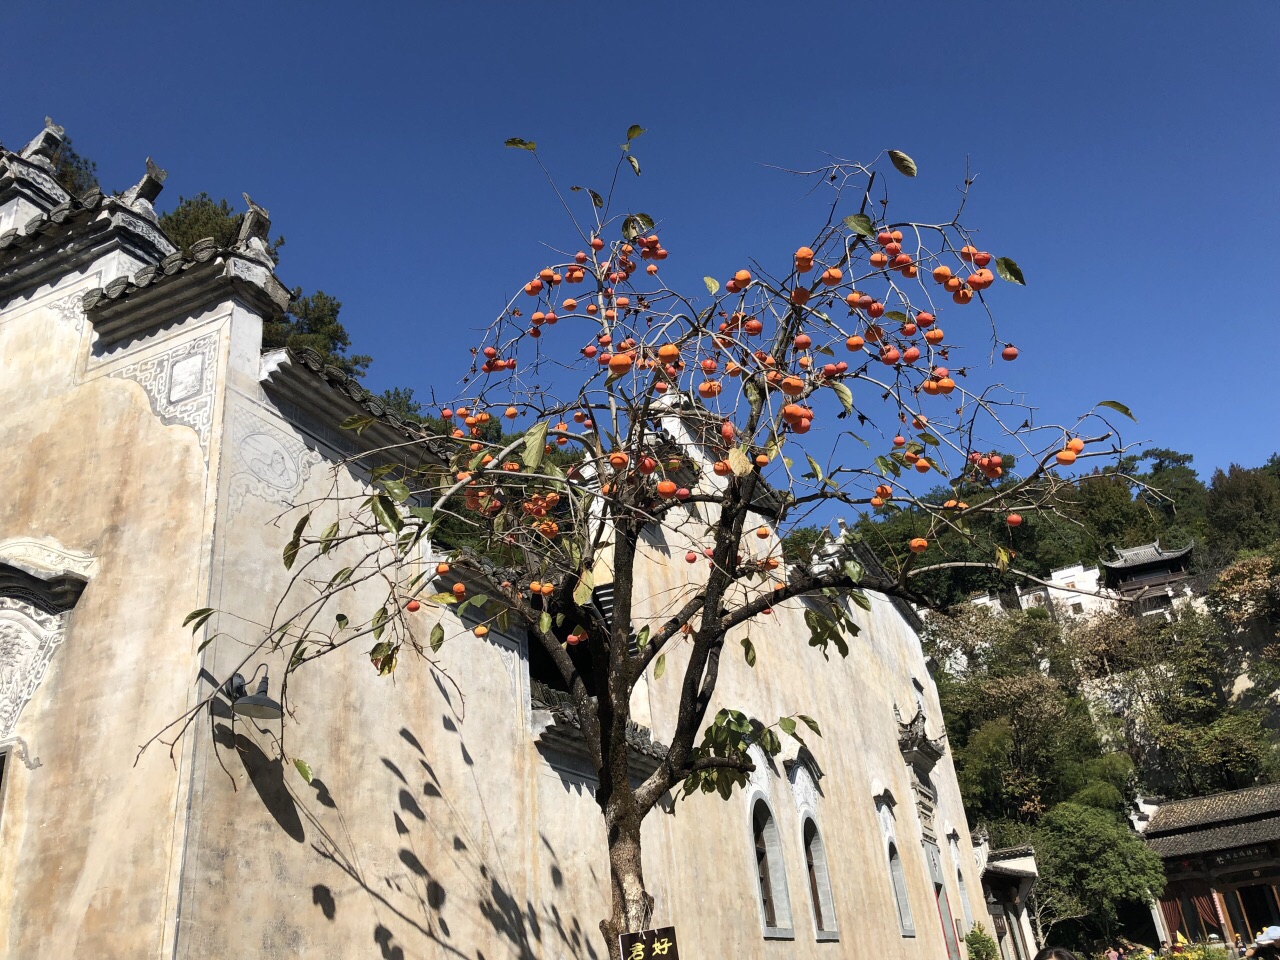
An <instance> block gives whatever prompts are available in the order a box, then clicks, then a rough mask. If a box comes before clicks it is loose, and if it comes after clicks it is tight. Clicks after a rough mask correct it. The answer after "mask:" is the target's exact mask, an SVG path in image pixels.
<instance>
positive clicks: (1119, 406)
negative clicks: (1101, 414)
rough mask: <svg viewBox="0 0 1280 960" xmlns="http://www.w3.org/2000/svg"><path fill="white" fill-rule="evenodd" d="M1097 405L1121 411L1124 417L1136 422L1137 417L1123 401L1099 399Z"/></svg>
mask: <svg viewBox="0 0 1280 960" xmlns="http://www.w3.org/2000/svg"><path fill="white" fill-rule="evenodd" d="M1098 406H1100V407H1107V408H1109V409H1111V410H1114V411H1116V413H1123V414H1124V415H1125V416H1126V417H1128V418H1129V419H1130V420H1132V421H1133V422H1134V423H1137V422H1138V418H1137V417H1135V416H1134V415H1133V413H1132V412H1130V410H1129V408H1128V407H1126V406H1125V405H1124V404H1123V403H1121V402H1120V401H1118V400H1100V401H1099V402H1098Z"/></svg>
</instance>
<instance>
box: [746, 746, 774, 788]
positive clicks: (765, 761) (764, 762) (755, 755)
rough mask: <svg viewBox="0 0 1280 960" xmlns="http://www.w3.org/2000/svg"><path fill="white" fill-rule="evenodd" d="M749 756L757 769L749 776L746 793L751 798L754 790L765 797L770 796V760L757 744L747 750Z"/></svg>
mask: <svg viewBox="0 0 1280 960" xmlns="http://www.w3.org/2000/svg"><path fill="white" fill-rule="evenodd" d="M747 755H748V756H750V757H751V762H752V763H754V764H755V765H756V768H755V769H754V770H752V771H751V772H750V773H749V774H747V789H746V791H745V792H746V793H747V795H748V796H749V795H750V794H751V792H752V791H753V790H758V791H760V793H762V794H763V795H764V796H766V797H767V796H769V758H768V757H766V756H765V754H764V751H763V750H761V749H760V748H759V747H758V746H756V745H755V744H752V745H751V746H749V747H748V748H747Z"/></svg>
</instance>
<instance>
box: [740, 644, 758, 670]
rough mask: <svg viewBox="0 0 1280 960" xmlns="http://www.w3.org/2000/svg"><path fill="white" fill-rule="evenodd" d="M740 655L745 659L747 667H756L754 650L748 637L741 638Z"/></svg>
mask: <svg viewBox="0 0 1280 960" xmlns="http://www.w3.org/2000/svg"><path fill="white" fill-rule="evenodd" d="M742 655H743V656H744V657H746V659H747V666H748V667H754V666H755V665H756V648H755V647H753V646H752V645H751V638H750V637H743V638H742Z"/></svg>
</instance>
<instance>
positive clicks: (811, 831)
mask: <svg viewBox="0 0 1280 960" xmlns="http://www.w3.org/2000/svg"><path fill="white" fill-rule="evenodd" d="M804 860H805V868H806V869H807V871H808V874H809V898H810V900H811V901H812V903H813V920H814V925H815V926H816V927H817V929H818V932H819V933H820V934H821V933H834V932H835V929H836V917H835V907H834V904H832V902H831V878H830V875H829V874H828V873H827V853H826V848H825V847H824V846H823V844H822V835H821V834H820V833H818V825H817V824H815V823H814V822H813V821H812V820H808V819H806V820H805V822H804Z"/></svg>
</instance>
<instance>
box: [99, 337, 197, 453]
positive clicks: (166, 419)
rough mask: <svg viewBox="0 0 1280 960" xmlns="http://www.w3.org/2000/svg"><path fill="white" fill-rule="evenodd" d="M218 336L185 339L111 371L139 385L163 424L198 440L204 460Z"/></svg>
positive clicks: (112, 373) (114, 374)
mask: <svg viewBox="0 0 1280 960" xmlns="http://www.w3.org/2000/svg"><path fill="white" fill-rule="evenodd" d="M217 349H218V336H217V334H213V333H211V334H208V335H207V336H203V337H200V338H199V339H196V340H187V341H184V342H183V343H180V344H178V345H177V346H175V347H173V348H171V349H169V350H166V351H165V352H164V353H160V354H153V355H152V356H149V357H146V358H144V359H142V360H138V361H136V362H135V363H131V364H128V365H127V366H125V367H122V368H120V369H119V370H114V371H112V372H111V374H110V375H111V376H113V377H119V378H121V379H125V380H132V381H133V382H134V383H137V384H139V385H141V387H142V389H143V390H145V391H146V392H147V398H148V399H149V400H150V401H151V409H152V411H153V412H154V413H155V415H156V416H158V417H159V418H160V421H161V422H162V423H166V424H172V423H180V424H182V425H183V426H187V427H190V428H191V429H192V430H194V431H195V432H196V435H197V436H198V437H199V438H200V449H202V450H203V451H204V454H205V460H206V462H207V461H208V457H209V433H210V430H211V429H212V426H213V399H214V398H213V386H214V382H215V378H216V376H217Z"/></svg>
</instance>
